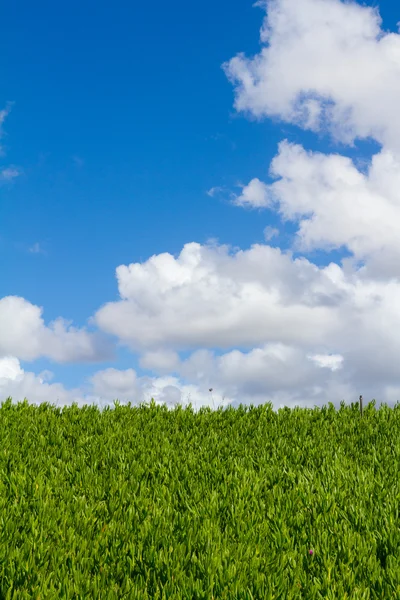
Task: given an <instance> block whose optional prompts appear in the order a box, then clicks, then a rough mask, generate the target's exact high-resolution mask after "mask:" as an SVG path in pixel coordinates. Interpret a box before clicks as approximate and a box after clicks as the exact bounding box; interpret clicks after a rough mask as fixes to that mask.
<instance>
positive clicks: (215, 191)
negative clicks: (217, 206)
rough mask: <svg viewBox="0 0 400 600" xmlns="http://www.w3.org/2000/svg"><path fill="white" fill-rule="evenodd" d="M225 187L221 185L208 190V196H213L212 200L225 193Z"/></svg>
mask: <svg viewBox="0 0 400 600" xmlns="http://www.w3.org/2000/svg"><path fill="white" fill-rule="evenodd" d="M224 189H225V188H224V187H222V186H220V185H216V186H215V187H212V188H210V189H209V190H207V192H206V193H207V196H211V197H212V198H213V197H214V196H215V195H216V194H220V193H221V192H223V191H224Z"/></svg>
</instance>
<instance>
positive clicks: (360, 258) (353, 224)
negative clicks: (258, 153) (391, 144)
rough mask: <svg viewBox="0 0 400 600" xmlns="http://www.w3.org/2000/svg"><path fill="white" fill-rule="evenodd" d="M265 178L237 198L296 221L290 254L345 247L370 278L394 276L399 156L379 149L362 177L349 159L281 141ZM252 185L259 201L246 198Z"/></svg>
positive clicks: (398, 244) (399, 265)
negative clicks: (268, 177) (267, 181)
mask: <svg viewBox="0 0 400 600" xmlns="http://www.w3.org/2000/svg"><path fill="white" fill-rule="evenodd" d="M270 175H271V176H272V177H273V178H275V179H277V181H275V182H274V183H272V184H265V183H262V182H260V181H259V180H252V181H251V182H250V183H249V184H248V186H247V187H245V188H244V190H243V192H242V196H241V198H246V204H247V205H248V206H249V207H251V208H260V207H263V208H269V209H276V210H278V212H279V214H280V215H281V217H282V219H283V221H288V220H290V221H293V222H297V221H298V222H299V228H298V231H297V236H296V241H295V245H294V247H293V249H294V250H296V251H310V250H315V249H324V250H327V251H330V250H332V249H337V248H340V247H342V246H346V247H347V248H348V250H350V251H351V253H352V255H353V257H354V261H355V262H365V261H367V260H368V263H369V264H368V267H367V270H368V272H369V274H371V276H374V277H391V276H396V277H397V276H399V275H400V235H399V234H400V228H399V223H400V192H399V190H400V154H399V155H398V154H396V153H394V152H392V151H391V150H386V149H382V151H381V152H379V153H378V154H376V155H375V156H373V157H372V161H371V164H370V165H369V166H368V168H367V172H366V173H362V172H361V171H359V170H358V169H357V168H356V166H355V165H354V163H353V162H352V161H351V159H350V158H347V157H345V156H341V155H339V154H330V155H326V154H322V153H320V152H308V151H306V150H305V149H304V148H303V147H302V146H301V145H299V144H291V143H289V142H288V141H287V140H284V141H282V142H281V143H280V144H279V152H278V154H277V156H275V158H274V159H273V161H272V163H271V166H270ZM254 181H257V188H259V189H260V190H261V189H262V194H260V195H259V196H254V195H253V194H252V191H251V190H252V189H253V188H254ZM261 186H262V187H261ZM238 200H239V199H238ZM242 202H243V201H242ZM236 203H238V202H236Z"/></svg>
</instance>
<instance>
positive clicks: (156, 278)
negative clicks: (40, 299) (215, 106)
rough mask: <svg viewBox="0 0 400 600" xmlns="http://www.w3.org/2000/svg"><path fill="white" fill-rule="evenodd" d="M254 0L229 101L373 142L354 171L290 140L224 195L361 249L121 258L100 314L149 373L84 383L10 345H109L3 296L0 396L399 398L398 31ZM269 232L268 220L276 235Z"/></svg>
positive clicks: (300, 1) (73, 351)
mask: <svg viewBox="0 0 400 600" xmlns="http://www.w3.org/2000/svg"><path fill="white" fill-rule="evenodd" d="M258 4H259V6H261V7H263V8H264V9H265V12H266V16H265V19H264V22H263V25H262V28H261V32H260V41H261V45H262V47H261V50H260V52H259V53H258V54H257V55H256V56H254V57H252V58H247V57H246V56H245V55H244V54H239V55H237V56H235V57H233V58H232V59H231V60H229V61H228V62H226V63H225V64H224V70H225V73H226V75H227V76H228V78H229V79H230V81H231V82H232V84H233V89H234V95H235V107H236V109H237V110H238V111H239V112H243V113H245V114H246V115H248V116H250V117H251V118H255V119H262V118H278V119H280V120H282V121H283V122H287V123H293V124H295V125H297V126H298V127H300V128H302V129H304V130H311V131H314V132H316V133H319V134H320V135H323V134H326V135H327V136H330V137H331V138H333V140H334V141H340V142H341V143H342V144H347V145H350V146H351V145H353V146H354V143H355V141H356V140H357V139H367V138H371V139H373V140H375V141H376V142H378V143H379V144H380V146H381V149H380V151H379V152H378V153H377V154H375V155H374V156H373V157H372V160H371V164H369V165H368V166H367V169H366V171H361V170H359V169H358V168H357V166H356V165H355V164H354V162H353V161H352V160H351V159H350V158H348V157H347V156H345V155H342V154H339V153H330V154H324V153H321V152H310V151H308V150H307V149H306V148H304V147H303V146H302V145H299V144H294V143H291V142H290V141H289V140H287V139H284V140H282V141H281V142H280V144H279V146H278V148H277V154H276V156H275V157H274V159H273V161H272V163H271V165H270V168H269V178H270V179H271V180H272V182H271V181H262V180H261V179H260V178H258V177H254V178H253V179H251V180H250V182H249V183H248V184H246V185H244V186H242V190H241V192H240V194H238V195H236V197H234V199H233V200H232V203H233V204H234V205H236V207H237V210H243V208H247V209H250V210H252V209H257V210H259V211H262V210H265V211H270V212H277V213H278V214H279V216H280V217H281V219H282V221H291V222H293V223H296V224H297V226H298V228H297V233H296V236H295V243H294V246H293V248H292V251H296V252H308V251H310V250H325V251H328V252H329V251H330V250H334V249H340V248H347V249H348V250H349V251H350V252H351V254H352V256H351V257H350V258H347V259H343V260H342V262H341V264H340V265H339V264H335V263H334V262H331V263H330V264H329V265H328V266H326V267H318V266H317V265H315V264H313V263H312V262H311V261H309V260H307V259H306V258H304V257H303V258H301V257H300V258H296V259H294V258H293V252H292V251H288V252H283V251H281V250H280V249H279V248H274V247H271V246H270V245H269V244H268V243H267V244H255V245H253V246H252V247H251V248H250V249H246V250H237V249H236V250H232V248H230V247H229V246H220V245H218V244H216V243H212V244H205V245H201V244H198V243H196V242H191V243H187V244H185V245H184V247H183V248H182V250H181V252H180V253H179V255H178V256H176V257H174V256H172V255H171V254H169V253H168V252H165V253H162V254H159V255H154V256H152V257H150V258H149V259H148V260H146V261H145V262H143V263H132V264H128V265H120V266H118V267H117V269H116V278H117V285H118V291H119V296H120V298H119V299H118V300H117V301H113V302H106V303H104V304H103V305H101V306H100V307H99V309H98V311H97V312H96V313H95V315H94V316H93V318H92V319H91V323H92V324H93V325H96V326H97V328H98V329H99V330H100V331H102V332H103V333H105V334H108V335H109V336H114V339H115V340H116V341H117V342H118V343H119V344H121V345H123V346H125V347H126V348H128V349H130V350H131V351H132V352H135V353H138V354H139V356H140V365H141V367H142V368H144V369H148V370H149V371H150V372H151V373H152V375H151V376H148V377H146V376H145V377H138V375H137V373H136V372H135V371H134V370H133V369H127V370H118V369H114V368H108V369H105V370H101V371H98V372H97V373H95V374H94V375H93V376H92V378H91V379H90V380H89V381H88V382H86V384H85V385H83V386H82V387H81V388H80V389H79V390H65V389H64V388H63V387H62V386H61V387H57V386H60V384H49V383H48V382H46V381H45V380H44V378H43V377H40V376H35V375H34V374H32V373H26V372H24V371H22V369H21V367H20V364H19V362H18V359H21V360H23V359H25V360H34V359H35V358H38V357H39V356H48V357H50V358H52V359H53V360H56V361H59V362H62V361H64V362H66V361H71V360H77V361H82V360H95V359H99V357H101V356H103V355H105V353H106V350H105V346H103V345H102V343H100V341H99V339H98V338H96V337H95V336H94V335H93V334H89V333H88V332H87V331H86V330H77V329H73V328H71V327H69V326H67V325H66V324H65V322H64V321H62V320H59V321H56V322H54V323H53V324H50V325H49V326H46V325H45V324H44V322H43V320H42V319H41V310H40V309H39V308H38V307H35V306H33V305H32V304H30V303H29V302H28V301H26V300H24V299H22V298H15V297H8V298H5V299H3V300H1V301H0V356H1V355H2V354H3V356H4V357H5V358H3V362H2V363H0V391H3V395H4V394H9V393H11V392H13V395H14V394H15V395H16V396H17V397H18V396H21V395H23V394H26V396H27V397H28V396H31V397H32V396H33V397H39V396H40V394H42V396H43V397H47V396H46V395H48V396H50V395H52V398H53V400H52V401H54V396H59V397H60V398H61V397H62V398H63V399H64V402H67V401H68V402H70V401H71V399H72V398H78V399H79V402H83V401H84V400H85V399H86V401H94V402H96V403H99V404H101V403H106V402H109V401H112V400H113V399H115V398H119V399H120V400H129V399H132V400H133V401H134V402H136V401H137V402H139V401H142V400H148V399H149V397H150V395H153V396H154V397H155V398H156V400H158V401H160V402H164V401H165V402H167V404H168V405H169V406H173V405H174V404H176V403H177V402H183V403H185V402H186V401H187V400H188V399H189V400H191V401H192V402H193V404H194V405H195V404H196V403H197V406H200V405H201V404H207V405H209V406H211V405H212V402H213V401H214V400H215V403H216V404H221V403H222V404H223V405H225V406H226V405H227V404H232V405H238V404H239V403H240V402H243V403H245V404H250V403H253V404H259V403H264V402H272V403H273V405H274V407H275V408H279V407H280V406H284V405H287V406H294V405H298V406H310V407H312V406H315V405H323V404H326V403H327V402H333V403H334V404H335V406H339V404H340V402H341V400H345V401H346V402H353V401H356V400H357V399H358V395H359V394H360V393H362V394H363V395H364V397H365V398H366V399H371V398H373V397H374V398H376V399H377V401H378V403H379V402H387V403H389V404H392V405H393V404H394V403H395V402H397V401H398V400H400V378H399V375H398V368H397V357H398V356H399V354H400V341H399V336H398V335H397V331H399V328H400V310H399V306H400V283H399V277H400V266H399V265H400V185H399V184H400V175H399V173H400V168H399V167H400V145H399V139H400V136H399V134H400V114H399V112H398V106H399V105H400V77H399V75H400V36H399V34H398V33H388V32H384V31H383V30H382V28H381V19H380V16H379V13H378V10H377V9H372V8H370V7H366V6H361V5H360V4H357V3H354V2H353V3H349V2H347V3H344V2H341V1H340V0H295V1H294V0H269V1H267V2H262V3H261V2H259V3H258ZM217 191H218V186H216V187H214V188H212V189H211V190H209V194H210V195H214V194H215V193H217ZM260 219H262V213H260ZM276 233H277V230H276V229H272V228H270V227H267V228H266V229H265V239H266V241H267V242H268V241H269V240H271V239H272V238H273V237H274V236H275V235H276ZM182 352H188V353H189V354H188V356H187V357H186V358H182V357H181V353H182ZM1 382H3V383H1ZM1 386H2V387H1ZM52 386H56V387H52ZM211 388H212V389H213V392H212V394H213V399H210V392H209V389H211ZM7 390H10V392H9V391H7Z"/></svg>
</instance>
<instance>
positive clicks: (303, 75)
mask: <svg viewBox="0 0 400 600" xmlns="http://www.w3.org/2000/svg"><path fill="white" fill-rule="evenodd" d="M258 4H259V5H260V6H264V7H265V9H266V11H267V14H266V17H265V19H264V24H263V26H262V29H261V35H260V40H261V43H262V44H263V47H262V49H261V51H260V53H259V54H257V55H256V56H254V57H253V58H247V57H246V56H245V55H244V54H238V55H237V56H235V57H234V58H232V59H231V60H229V61H228V62H227V63H225V65H224V69H225V72H226V74H227V76H228V77H229V79H230V80H231V81H232V82H233V83H234V85H235V107H236V109H237V110H239V111H245V112H248V113H249V114H251V115H253V116H255V117H256V118H261V117H266V116H269V117H278V118H281V119H283V120H285V121H287V122H290V123H295V124H297V125H300V126H301V127H302V128H304V129H309V130H312V131H318V130H320V129H321V128H322V129H323V128H325V127H326V128H327V129H328V130H329V131H330V132H331V134H332V135H333V136H334V138H335V139H338V140H341V141H343V142H346V143H352V142H353V141H354V139H355V138H356V137H359V138H368V137H371V138H374V139H375V140H377V141H378V142H380V143H381V144H385V145H388V146H390V147H392V149H394V148H397V149H399V139H400V136H399V133H400V119H399V115H398V106H399V101H400V77H399V75H400V35H399V34H398V33H387V32H384V31H383V30H382V29H381V18H380V15H379V12H378V9H377V8H375V7H374V8H372V7H368V6H361V5H360V4H357V3H355V2H341V1H340V0H296V1H293V0H267V1H266V2H262V3H261V2H259V3H258Z"/></svg>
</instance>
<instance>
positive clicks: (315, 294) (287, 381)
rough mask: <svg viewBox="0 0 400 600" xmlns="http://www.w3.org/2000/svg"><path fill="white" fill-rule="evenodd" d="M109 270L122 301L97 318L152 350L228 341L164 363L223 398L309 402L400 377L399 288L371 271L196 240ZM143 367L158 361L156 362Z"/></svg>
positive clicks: (380, 387) (135, 345) (381, 386)
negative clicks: (177, 250) (219, 352)
mask: <svg viewBox="0 0 400 600" xmlns="http://www.w3.org/2000/svg"><path fill="white" fill-rule="evenodd" d="M117 278H118V282H119V290H120V294H121V298H122V300H121V301H119V302H112V303H109V304H107V305H105V306H104V307H102V308H101V309H100V310H99V311H98V313H97V314H96V317H95V319H96V322H97V323H98V325H99V327H100V328H103V329H104V330H105V331H107V332H108V333H112V334H115V335H117V336H118V337H119V339H120V341H121V342H123V343H125V344H127V345H128V346H129V347H131V348H132V349H134V350H138V351H146V350H148V351H150V352H155V356H161V357H162V356H163V355H162V352H161V350H162V349H163V348H164V349H165V348H169V349H175V350H182V349H184V348H193V349H195V348H199V347H200V348H202V347H203V348H204V347H205V348H221V349H225V350H226V351H227V352H226V354H225V355H223V356H222V357H215V356H213V354H212V353H210V352H209V351H207V350H198V351H196V352H194V354H193V355H192V357H191V358H190V360H188V361H186V362H183V363H181V364H180V365H178V366H177V365H176V361H175V362H174V366H173V368H174V371H175V372H176V373H177V374H178V375H179V376H181V377H183V378H184V380H185V381H192V382H194V383H196V385H200V384H201V386H202V387H203V388H207V387H213V388H215V389H219V390H220V392H221V395H222V394H227V395H228V396H229V397H231V398H232V397H233V398H242V399H244V398H247V400H249V401H250V400H251V398H252V397H259V398H261V397H264V399H265V400H264V401H268V398H271V401H273V402H278V403H281V402H283V401H284V400H283V398H284V397H286V398H287V399H288V402H289V400H290V401H301V402H303V403H304V402H306V403H307V402H308V400H307V398H311V400H312V401H313V402H314V403H316V402H317V401H318V398H319V399H320V400H321V401H322V399H328V398H329V400H331V401H334V397H333V396H332V395H333V394H337V393H339V392H340V390H344V389H346V390H348V391H350V390H351V391H352V395H353V398H354V394H356V395H357V393H360V390H361V392H362V390H365V389H368V391H371V393H373V390H376V392H377V393H378V395H379V398H378V400H381V399H382V396H383V395H384V394H385V390H386V388H387V386H388V385H396V381H397V380H398V365H397V356H398V355H399V353H400V340H399V339H398V337H397V336H396V335H394V333H393V332H395V331H397V330H398V328H399V327H400V314H399V313H398V310H397V307H398V306H399V304H400V286H399V285H398V283H396V282H395V281H392V280H389V281H385V280H380V281H378V280H374V279H368V278H366V276H365V269H364V270H361V271H359V272H356V271H354V269H353V268H352V267H351V265H350V264H346V268H345V269H343V268H341V267H340V266H339V265H337V264H335V263H331V264H330V265H328V266H327V267H323V268H319V267H317V266H316V265H314V264H312V263H311V262H309V261H308V260H306V259H304V258H299V259H296V260H292V258H291V253H287V254H283V253H282V252H281V250H280V249H278V248H271V247H269V246H267V245H254V246H252V248H251V249H250V250H246V251H239V252H236V253H235V254H233V255H230V254H229V248H227V247H224V246H222V247H216V248H215V247H214V248H208V247H204V246H200V245H199V244H194V243H193V244H187V245H185V247H184V249H183V250H182V252H181V254H180V256H179V257H178V258H176V259H175V258H173V257H172V256H170V255H168V254H162V255H159V256H153V257H152V258H150V259H149V260H148V261H146V262H145V263H143V264H133V265H129V266H121V267H119V268H118V269H117ZM243 347H247V348H249V349H250V352H249V353H245V352H243V351H239V350H237V348H243ZM377 349H379V351H377ZM229 350H230V352H229ZM157 352H158V353H159V354H157ZM171 356H173V355H171ZM339 365H340V368H339ZM148 366H150V368H153V370H154V371H157V369H158V368H160V371H161V372H165V368H166V365H163V364H162V361H161V360H160V362H159V364H157V361H156V360H153V364H151V361H150V365H148ZM315 386H317V387H318V389H319V388H321V390H323V391H321V392H320V393H319V396H318V394H317V395H315V389H316V388H315ZM343 386H344V387H343ZM285 394H286V396H285ZM329 394H331V396H329ZM341 399H343V398H340V400H341ZM311 400H310V401H311ZM383 400H384V399H383ZM327 401H328V400H327Z"/></svg>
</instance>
